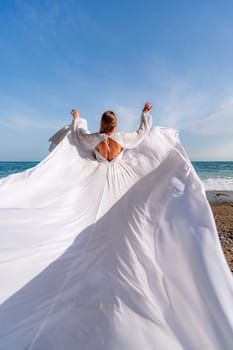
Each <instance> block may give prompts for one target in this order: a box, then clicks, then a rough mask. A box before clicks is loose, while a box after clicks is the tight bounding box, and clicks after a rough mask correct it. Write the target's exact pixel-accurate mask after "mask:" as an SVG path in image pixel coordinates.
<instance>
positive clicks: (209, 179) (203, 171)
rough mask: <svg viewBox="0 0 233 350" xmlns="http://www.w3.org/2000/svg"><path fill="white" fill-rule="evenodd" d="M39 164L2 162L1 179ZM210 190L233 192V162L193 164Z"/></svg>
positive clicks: (35, 162) (0, 163)
mask: <svg viewBox="0 0 233 350" xmlns="http://www.w3.org/2000/svg"><path fill="white" fill-rule="evenodd" d="M38 163H39V162H38V161H34V162H19V161H17V162H10V161H9V162H0V177H5V176H7V175H10V174H14V173H19V172H21V171H24V170H26V169H29V168H32V167H34V166H36V165H37V164H38ZM192 164H193V166H194V168H195V170H196V172H197V174H198V175H199V177H200V178H201V179H202V180H203V182H204V184H205V186H206V189H208V190H233V162H223V161H222V162H219V161H218V162H213V161H211V162H203V161H201V162H198V161H193V162H192Z"/></svg>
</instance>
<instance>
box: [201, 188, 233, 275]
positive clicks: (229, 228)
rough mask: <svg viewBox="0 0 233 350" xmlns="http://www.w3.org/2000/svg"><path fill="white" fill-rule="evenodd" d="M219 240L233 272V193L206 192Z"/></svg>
mask: <svg viewBox="0 0 233 350" xmlns="http://www.w3.org/2000/svg"><path fill="white" fill-rule="evenodd" d="M206 196H207V199H208V201H209V204H210V206H211V209H212V212H213V215H214V219H215V223H216V226H217V230H218V235H219V239H220V242H221V245H222V248H223V252H224V255H225V258H226V260H227V262H228V265H229V267H230V270H231V271H232V272H233V191H206Z"/></svg>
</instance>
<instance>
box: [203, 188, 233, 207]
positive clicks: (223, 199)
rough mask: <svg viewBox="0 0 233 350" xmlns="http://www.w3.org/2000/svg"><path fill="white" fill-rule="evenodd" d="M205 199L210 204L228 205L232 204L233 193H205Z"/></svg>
mask: <svg viewBox="0 0 233 350" xmlns="http://www.w3.org/2000/svg"><path fill="white" fill-rule="evenodd" d="M206 197H207V199H208V201H209V203H210V204H214V203H230V204H233V191H221V190H219V191H215V190H212V191H206Z"/></svg>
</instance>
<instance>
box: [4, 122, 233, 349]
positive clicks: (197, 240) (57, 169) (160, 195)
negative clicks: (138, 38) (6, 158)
mask: <svg viewBox="0 0 233 350" xmlns="http://www.w3.org/2000/svg"><path fill="white" fill-rule="evenodd" d="M0 282H1V286H0V298H1V306H0V349H1V350H53V349H54V350H55V349H56V350H63V349H65V350H142V349H145V350H181V349H185V350H207V349H208V350H232V348H233V280H232V275H231V272H230V269H229V267H228V265H227V262H226V260H225V258H224V255H223V251H222V248H221V245H220V242H219V239H218V234H217V230H216V226H215V223H214V218H213V215H212V212H211V209H210V206H209V204H208V202H207V199H206V196H205V190H204V186H203V184H202V182H201V180H200V179H199V177H198V176H197V174H196V173H195V170H194V169H193V167H192V165H191V163H190V161H189V159H188V156H187V155H186V153H185V151H184V149H183V147H182V145H181V144H180V141H179V137H178V135H177V132H176V130H174V129H167V128H161V127H155V128H153V129H151V131H150V133H149V134H148V135H147V136H146V137H145V138H144V140H143V141H142V142H141V143H140V144H139V145H138V146H137V147H135V148H133V149H131V150H125V151H124V153H123V154H122V156H121V157H117V158H115V159H114V160H113V161H111V162H108V161H97V160H96V159H95V157H94V156H93V153H92V152H90V151H85V149H83V148H82V147H80V146H79V145H77V143H76V142H75V140H74V136H73V134H72V131H68V133H67V134H66V135H65V137H64V138H63V140H62V141H61V142H60V143H59V144H58V146H56V147H55V148H54V149H53V151H52V152H51V153H50V154H49V155H48V156H47V157H46V158H45V159H44V160H43V161H42V162H41V163H39V164H38V165H37V166H36V167H34V168H32V169H29V170H26V171H24V172H22V173H19V174H14V175H10V176H8V177H6V178H3V179H1V180H0Z"/></svg>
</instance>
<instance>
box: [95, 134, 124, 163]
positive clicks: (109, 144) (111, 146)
mask: <svg viewBox="0 0 233 350" xmlns="http://www.w3.org/2000/svg"><path fill="white" fill-rule="evenodd" d="M96 150H97V151H98V152H99V153H100V154H101V156H102V157H103V158H105V159H106V160H109V161H111V160H113V159H114V158H115V157H117V156H118V155H119V154H120V153H121V151H122V150H123V147H122V146H121V145H120V144H119V143H117V142H116V141H114V140H113V139H111V137H107V138H106V140H104V141H101V142H100V143H99V144H98V145H97V146H96Z"/></svg>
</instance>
